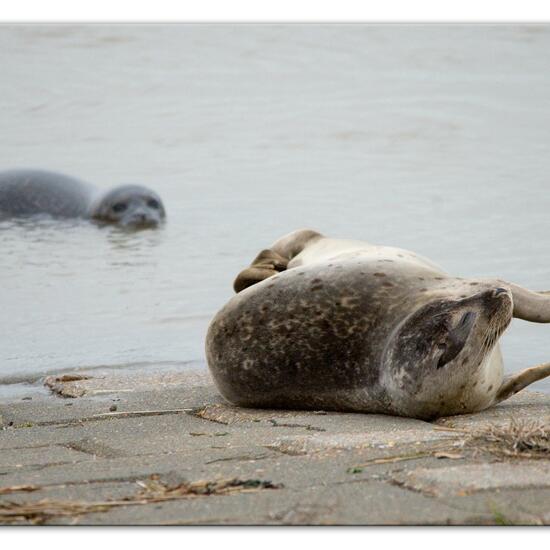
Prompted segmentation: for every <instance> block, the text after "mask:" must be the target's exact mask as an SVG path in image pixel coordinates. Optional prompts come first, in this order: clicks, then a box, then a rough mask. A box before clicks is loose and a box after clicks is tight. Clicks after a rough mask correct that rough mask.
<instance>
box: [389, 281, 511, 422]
mask: <svg viewBox="0 0 550 550" xmlns="http://www.w3.org/2000/svg"><path fill="white" fill-rule="evenodd" d="M512 309H513V307H512V298H511V294H510V292H509V291H508V290H507V289H504V288H500V287H497V288H489V289H487V290H483V291H482V292H479V293H477V294H475V295H473V296H470V297H467V298H464V299H459V300H453V299H437V300H434V301H430V302H429V303H427V304H425V305H424V306H422V307H420V308H419V309H418V310H416V311H414V312H413V313H411V314H410V315H409V316H408V317H406V318H405V319H404V320H403V321H402V322H401V323H400V324H399V325H398V326H397V327H396V329H395V330H394V331H393V334H392V335H391V336H390V337H389V339H388V341H387V344H386V347H385V349H384V352H383V357H382V368H381V370H380V372H381V380H380V381H381V385H382V387H383V388H384V390H385V392H386V393H387V394H388V395H391V407H392V409H394V413H395V414H405V415H407V416H415V417H418V418H431V417H435V416H441V415H442V414H444V415H446V414H457V413H461V412H465V411H472V410H481V409H483V408H485V407H486V406H487V404H488V403H490V402H492V400H493V399H494V396H495V395H496V392H497V390H498V387H499V382H497V381H495V383H494V384H490V381H491V380H490V377H491V375H492V374H493V373H492V372H491V368H490V365H489V363H490V358H491V355H492V353H493V349H494V348H495V346H496V344H497V342H498V339H499V337H500V336H501V334H502V333H503V332H504V330H505V329H506V328H507V326H508V325H509V323H510V321H511V320H512ZM485 371H486V372H485ZM495 374H496V373H495ZM484 385H485V386H486V387H484ZM476 387H477V388H478V389H477V391H476Z"/></svg>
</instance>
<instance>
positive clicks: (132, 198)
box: [0, 170, 166, 227]
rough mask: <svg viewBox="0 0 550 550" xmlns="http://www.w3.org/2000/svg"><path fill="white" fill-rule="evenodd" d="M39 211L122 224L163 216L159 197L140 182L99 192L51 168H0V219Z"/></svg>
mask: <svg viewBox="0 0 550 550" xmlns="http://www.w3.org/2000/svg"><path fill="white" fill-rule="evenodd" d="M39 214H47V215H49V216H52V217H54V218H90V219H93V220H97V221H101V222H106V223H114V224H118V225H121V226H124V227H134V226H156V225H159V224H160V223H161V222H162V221H163V220H164V218H165V216H166V214H165V211H164V206H163V204H162V201H161V199H160V197H159V196H158V195H157V194H156V193H155V192H154V191H151V189H147V188H146V187H142V186H140V185H121V186H119V187H114V188H113V189H111V190H109V191H106V192H101V191H98V190H97V189H96V188H95V187H94V186H92V185H90V184H89V183H86V182H84V181H81V180H78V179H75V178H72V177H69V176H64V175H62V174H56V173H54V172H46V171H43V170H9V171H6V172H0V219H2V218H12V217H28V216H34V215H39Z"/></svg>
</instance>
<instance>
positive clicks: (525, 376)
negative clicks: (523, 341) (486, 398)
mask: <svg viewBox="0 0 550 550" xmlns="http://www.w3.org/2000/svg"><path fill="white" fill-rule="evenodd" d="M547 376H550V363H542V364H541V365H536V366H535V367H530V368H528V369H525V370H523V371H521V372H518V373H517V374H512V375H511V376H507V377H506V378H505V379H504V381H503V382H502V384H501V386H500V388H499V389H498V391H497V394H496V396H495V401H494V403H493V404H496V403H500V402H501V401H504V400H505V399H508V397H510V396H512V395H514V394H515V393H517V392H518V391H520V390H522V389H523V388H525V387H527V386H529V385H530V384H532V383H533V382H536V381H537V380H542V379H543V378H546V377H547Z"/></svg>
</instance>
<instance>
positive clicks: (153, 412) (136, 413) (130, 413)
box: [91, 409, 193, 418]
mask: <svg viewBox="0 0 550 550" xmlns="http://www.w3.org/2000/svg"><path fill="white" fill-rule="evenodd" d="M192 410H193V409H159V410H150V411H119V412H108V413H99V414H94V415H92V416H91V418H98V417H104V416H156V415H161V414H174V413H180V412H189V411H192Z"/></svg>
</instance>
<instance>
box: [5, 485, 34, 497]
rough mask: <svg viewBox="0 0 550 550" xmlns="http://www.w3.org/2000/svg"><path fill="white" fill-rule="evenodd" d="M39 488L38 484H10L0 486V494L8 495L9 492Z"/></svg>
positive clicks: (22, 491)
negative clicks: (8, 485)
mask: <svg viewBox="0 0 550 550" xmlns="http://www.w3.org/2000/svg"><path fill="white" fill-rule="evenodd" d="M39 489H41V487H40V486H38V485H12V486H11V487H0V495H9V494H11V493H31V492H32V491H38V490H39Z"/></svg>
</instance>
